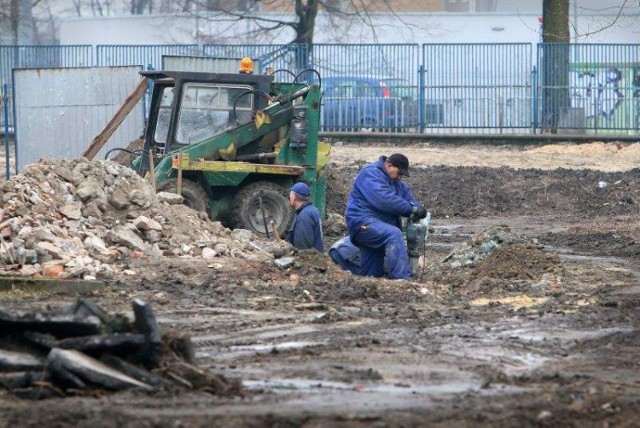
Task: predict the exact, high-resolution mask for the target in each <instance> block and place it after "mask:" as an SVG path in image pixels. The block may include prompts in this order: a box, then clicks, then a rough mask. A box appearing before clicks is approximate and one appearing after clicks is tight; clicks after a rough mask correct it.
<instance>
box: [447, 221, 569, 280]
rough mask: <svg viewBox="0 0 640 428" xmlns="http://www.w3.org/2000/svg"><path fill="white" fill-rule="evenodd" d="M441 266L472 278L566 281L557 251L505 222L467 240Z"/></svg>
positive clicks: (468, 278)
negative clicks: (551, 249)
mask: <svg viewBox="0 0 640 428" xmlns="http://www.w3.org/2000/svg"><path fill="white" fill-rule="evenodd" d="M437 267H438V268H439V269H437V271H438V272H441V273H443V274H444V277H445V278H449V277H450V276H451V275H452V276H453V277H456V276H457V277H459V278H458V279H460V278H463V279H464V278H466V280H468V281H474V280H482V281H484V280H488V279H489V280H500V281H502V280H504V281H511V282H514V281H515V282H517V281H524V282H526V283H531V282H532V281H533V282H535V283H536V284H537V285H545V284H548V283H550V282H553V283H560V282H562V276H563V275H564V271H563V267H562V262H561V260H560V257H559V256H558V254H557V253H555V252H548V251H544V246H543V245H541V244H539V243H538V242H537V240H535V239H533V240H529V239H526V238H525V237H520V236H518V235H516V234H514V233H513V232H511V229H509V227H507V226H504V225H500V226H493V227H490V228H489V229H487V230H485V231H483V232H481V233H479V234H478V235H476V236H475V237H474V239H473V240H472V241H470V242H466V243H463V244H462V245H461V246H459V247H458V248H457V249H456V250H454V251H453V252H452V253H450V254H449V255H448V256H447V257H446V258H445V259H444V260H443V261H442V263H440V264H439V265H438V266H437ZM463 282H464V281H463ZM454 283H455V281H454Z"/></svg>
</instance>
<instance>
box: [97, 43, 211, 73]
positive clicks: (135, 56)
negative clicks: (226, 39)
mask: <svg viewBox="0 0 640 428" xmlns="http://www.w3.org/2000/svg"><path fill="white" fill-rule="evenodd" d="M163 55H202V52H201V50H200V48H198V45H98V46H96V65H97V66H98V67H102V66H114V65H141V66H142V67H144V68H146V69H153V70H159V69H160V68H161V67H162V56H163Z"/></svg>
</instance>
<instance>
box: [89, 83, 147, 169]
mask: <svg viewBox="0 0 640 428" xmlns="http://www.w3.org/2000/svg"><path fill="white" fill-rule="evenodd" d="M146 90H147V79H146V78H143V79H142V80H141V81H140V82H139V83H138V86H136V88H135V89H134V90H133V92H132V93H131V94H130V95H129V96H128V97H127V99H126V100H125V102H124V103H123V104H122V105H121V106H120V108H119V109H118V111H117V112H116V114H115V115H114V116H113V117H112V118H111V120H110V121H109V123H108V124H107V126H105V128H104V129H103V130H102V132H101V133H99V134H98V135H97V136H96V138H94V139H93V141H92V142H91V145H90V146H89V147H88V148H87V150H85V152H84V153H83V154H82V156H84V157H85V158H87V159H93V157H94V156H95V155H96V154H97V153H98V152H99V151H100V149H101V148H102V147H103V146H104V145H105V144H106V143H107V141H109V138H111V136H112V135H113V133H114V132H116V130H117V129H118V127H119V126H120V124H121V123H122V122H123V121H124V120H125V119H126V117H127V116H128V115H129V113H131V110H133V108H134V107H135V106H136V104H138V101H140V99H141V98H142V96H143V95H144V93H145V91H146Z"/></svg>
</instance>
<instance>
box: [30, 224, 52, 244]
mask: <svg viewBox="0 0 640 428" xmlns="http://www.w3.org/2000/svg"><path fill="white" fill-rule="evenodd" d="M31 237H33V239H34V240H35V241H46V242H55V241H56V235H54V234H53V233H51V231H50V230H49V229H47V228H46V227H42V226H40V227H36V228H35V229H33V231H32V233H31Z"/></svg>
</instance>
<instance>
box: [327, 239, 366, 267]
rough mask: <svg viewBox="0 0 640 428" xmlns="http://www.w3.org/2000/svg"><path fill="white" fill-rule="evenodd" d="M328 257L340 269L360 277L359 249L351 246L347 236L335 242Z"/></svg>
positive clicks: (351, 243)
mask: <svg viewBox="0 0 640 428" xmlns="http://www.w3.org/2000/svg"><path fill="white" fill-rule="evenodd" d="M329 257H331V260H333V261H334V262H336V263H337V264H338V265H339V266H340V267H341V268H342V269H344V270H348V271H349V272H351V273H352V274H354V275H362V268H361V267H360V248H358V247H356V246H355V245H353V242H351V239H350V238H349V237H348V236H345V237H344V238H342V239H340V240H339V241H337V242H336V243H335V244H333V245H332V246H331V248H330V249H329Z"/></svg>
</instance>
